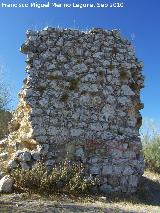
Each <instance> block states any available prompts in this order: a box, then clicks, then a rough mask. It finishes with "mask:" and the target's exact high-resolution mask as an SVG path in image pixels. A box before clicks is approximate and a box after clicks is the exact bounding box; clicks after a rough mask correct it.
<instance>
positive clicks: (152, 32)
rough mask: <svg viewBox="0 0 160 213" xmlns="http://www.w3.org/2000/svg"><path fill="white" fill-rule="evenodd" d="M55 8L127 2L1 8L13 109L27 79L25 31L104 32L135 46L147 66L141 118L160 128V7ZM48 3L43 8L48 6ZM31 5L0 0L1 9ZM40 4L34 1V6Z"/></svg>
mask: <svg viewBox="0 0 160 213" xmlns="http://www.w3.org/2000/svg"><path fill="white" fill-rule="evenodd" d="M48 1H50V2H56V3H110V2H112V3H114V2H119V3H121V2H123V3H124V7H123V8H83V9H79V8H52V7H51V8H41V9H36V8H2V7H0V29H1V30H0V65H1V66H3V70H4V76H5V79H6V82H7V83H8V84H9V85H10V88H11V94H12V99H13V102H12V105H13V108H15V107H16V105H17V103H18V99H17V94H18V92H19V91H20V89H21V87H22V83H23V79H24V77H25V75H26V74H25V56H24V55H22V54H21V53H20V52H19V47H20V46H21V44H22V43H23V42H24V41H25V32H26V30H27V29H33V30H39V29H42V28H43V27H44V26H46V25H49V26H53V27H58V26H59V27H65V28H67V27H70V28H78V29H83V30H86V29H89V28H91V27H102V28H105V29H115V28H116V29H120V30H121V34H122V35H123V36H125V37H126V38H128V39H129V40H132V43H133V45H134V46H135V50H136V55H137V57H138V58H139V59H140V60H142V61H143V62H144V69H143V74H144V75H145V88H144V89H143V90H142V92H141V99H142V102H143V103H144V106H145V108H144V109H143V110H142V111H141V113H142V116H143V118H152V119H154V120H155V121H156V123H157V124H158V125H159V124H160V94H159V93H160V89H159V88H160V75H159V71H160V70H159V69H160V1H159V0H148V1H147V0H124V1H123V0H115V1H111V0H105V1H100V0H99V1H96V0H88V1H87V0H85V1H82V0H80V1H78V0H73V1H71V0H70V1H69V0H61V1H58V0H57V1H51V0H48ZM48 1H47V0H46V1H44V0H42V1H39V0H37V2H39V3H45V2H48ZM2 2H3V3H31V2H34V1H31V0H28V1H27V0H26V1H25V0H7V1H6V0H5V1H2V0H0V3H2ZM35 2H36V1H35Z"/></svg>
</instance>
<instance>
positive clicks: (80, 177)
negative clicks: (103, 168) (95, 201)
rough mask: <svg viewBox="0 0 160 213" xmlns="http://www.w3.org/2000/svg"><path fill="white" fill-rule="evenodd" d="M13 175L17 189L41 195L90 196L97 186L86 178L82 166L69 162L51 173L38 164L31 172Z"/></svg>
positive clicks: (16, 172)
mask: <svg viewBox="0 0 160 213" xmlns="http://www.w3.org/2000/svg"><path fill="white" fill-rule="evenodd" d="M11 175H12V177H13V178H14V180H15V187H16V188H17V189H22V190H24V191H28V192H30V193H39V194H54V193H68V194H72V195H79V194H82V193H83V194H88V193H89V192H90V191H91V189H92V188H93V187H94V186H95V185H96V184H97V181H96V180H95V179H93V178H86V177H85V175H84V167H83V166H82V164H71V163H70V162H67V161H65V162H64V163H59V164H57V165H55V166H54V168H53V169H52V170H51V171H48V170H47V168H46V167H45V166H44V165H43V164H42V163H40V162H38V163H36V164H35V165H34V166H33V167H32V169H31V170H22V169H16V170H14V171H12V172H11Z"/></svg>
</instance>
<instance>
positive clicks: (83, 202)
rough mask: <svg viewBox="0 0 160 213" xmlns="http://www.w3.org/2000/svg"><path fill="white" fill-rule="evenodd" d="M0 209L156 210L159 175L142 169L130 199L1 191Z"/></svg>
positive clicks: (159, 203) (158, 207)
mask: <svg viewBox="0 0 160 213" xmlns="http://www.w3.org/2000/svg"><path fill="white" fill-rule="evenodd" d="M0 212H2V213H4V212H9V213H10V212H16V213H20V212H25V213H26V212H28V213H30V212H46V213H47V212H48V213H49V212H55V213H59V212H65V213H66V212H69V213H70V212H98V213H99V212H100V213H103V212H106V213H108V212H111V213H112V212H113V213H115V212H118V213H119V212H121V213H122V212H124V213H126V212H128V213H129V212H132V213H133V212H137V213H143V212H145V213H159V212H160V175H158V174H154V173H151V172H145V175H144V177H143V184H142V185H141V187H140V190H139V192H138V193H137V194H136V195H133V196H132V197H130V198H122V197H121V198H120V197H116V196H114V197H108V198H105V197H100V196H99V197H89V198H86V197H85V198H71V197H68V196H64V195H61V196H54V197H53V196H51V197H49V198H46V197H41V196H39V195H28V194H25V193H22V194H15V193H14V194H1V196H0Z"/></svg>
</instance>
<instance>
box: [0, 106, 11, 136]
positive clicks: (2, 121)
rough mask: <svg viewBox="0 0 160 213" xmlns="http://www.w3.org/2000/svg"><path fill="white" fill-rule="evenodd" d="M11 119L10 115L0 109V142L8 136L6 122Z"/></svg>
mask: <svg viewBox="0 0 160 213" xmlns="http://www.w3.org/2000/svg"><path fill="white" fill-rule="evenodd" d="M11 118H12V114H11V113H10V112H9V111H5V110H2V109H0V140H1V139H3V138H4V137H5V136H6V135H7V134H8V122H9V121H10V120H11Z"/></svg>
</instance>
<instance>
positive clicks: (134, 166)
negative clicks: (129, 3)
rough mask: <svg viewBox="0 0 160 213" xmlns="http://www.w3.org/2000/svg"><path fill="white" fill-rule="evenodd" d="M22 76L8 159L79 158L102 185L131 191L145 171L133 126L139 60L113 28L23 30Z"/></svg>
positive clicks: (49, 161) (137, 122)
mask: <svg viewBox="0 0 160 213" xmlns="http://www.w3.org/2000/svg"><path fill="white" fill-rule="evenodd" d="M26 35H27V40H26V42H25V43H24V44H23V45H22V46H21V52H22V53H24V54H26V55H27V60H26V63H27V67H26V71H27V73H28V77H27V78H26V79H25V80H24V85H23V88H22V90H21V92H20V93H19V104H18V107H17V109H16V110H15V112H14V115H13V119H12V121H11V123H10V134H9V136H8V138H7V139H6V140H7V141H8V143H9V145H10V146H11V147H12V148H13V150H14V151H13V152H14V155H13V157H12V160H10V161H9V166H10V167H11V168H15V167H18V166H21V167H22V168H23V169H30V168H31V165H32V164H33V162H36V161H37V160H42V161H43V162H44V163H45V165H46V166H47V167H49V168H50V167H52V166H53V165H54V163H55V162H58V161H63V160H64V159H65V158H66V157H67V159H69V160H73V161H80V162H82V163H83V164H84V165H86V166H87V168H88V173H89V174H90V175H93V176H98V177H99V178H100V180H101V189H102V190H103V191H106V192H111V191H122V192H134V191H136V188H137V184H138V182H139V178H140V177H141V175H142V174H143V167H144V164H143V158H142V156H141V148H142V147H141V140H140V137H139V128H140V126H141V115H140V112H139V110H140V109H142V108H143V104H142V103H141V102H140V89H141V88H142V87H143V82H144V78H143V76H142V73H141V70H142V67H143V64H142V62H140V61H139V60H138V59H137V58H136V56H135V52H134V49H133V47H132V45H131V43H130V42H129V41H128V40H126V39H124V38H122V37H121V35H120V33H119V31H118V30H112V31H109V30H103V29H99V28H94V29H91V30H90V31H88V32H82V31H78V30H71V29H55V28H50V27H48V28H45V29H43V30H41V31H27V33H26Z"/></svg>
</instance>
